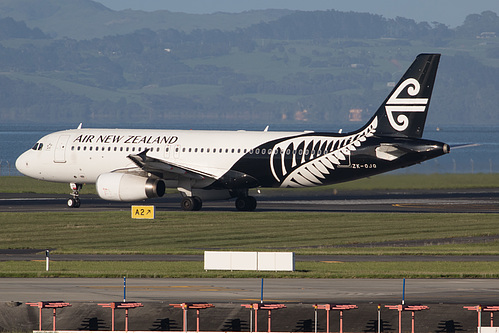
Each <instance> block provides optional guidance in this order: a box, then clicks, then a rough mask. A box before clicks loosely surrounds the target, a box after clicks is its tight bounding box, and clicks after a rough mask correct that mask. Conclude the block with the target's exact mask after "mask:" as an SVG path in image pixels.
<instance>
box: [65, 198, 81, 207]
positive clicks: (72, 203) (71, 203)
mask: <svg viewBox="0 0 499 333" xmlns="http://www.w3.org/2000/svg"><path fill="white" fill-rule="evenodd" d="M80 204H81V203H80V199H78V198H70V199H68V207H71V208H79V207H80Z"/></svg>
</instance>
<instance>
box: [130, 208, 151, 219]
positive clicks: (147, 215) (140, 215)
mask: <svg viewBox="0 0 499 333" xmlns="http://www.w3.org/2000/svg"><path fill="white" fill-rule="evenodd" d="M155 217H156V211H155V209H154V206H135V205H134V206H132V219H151V220H153V219H154V218H155Z"/></svg>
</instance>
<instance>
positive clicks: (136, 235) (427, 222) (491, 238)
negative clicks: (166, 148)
mask: <svg viewBox="0 0 499 333" xmlns="http://www.w3.org/2000/svg"><path fill="white" fill-rule="evenodd" d="M498 220H499V215H497V214H395V213H391V214H386V213H327V212H319V213H313V212H312V213H311V212H291V213H289V212H251V213H242V212H181V211H179V212H157V214H156V219H155V220H132V219H131V217H130V212H129V211H124V212H96V213H84V212H71V213H67V212H60V213H0V227H1V230H2V231H1V233H0V244H1V248H4V249H22V248H34V249H47V248H50V249H54V251H53V253H65V254H69V253H87V254H127V253H128V254H202V253H203V251H204V250H218V249H220V250H237V251H284V250H285V251H294V252H295V253H297V254H368V255H385V254H413V255H420V254H447V255H463V254H472V255H483V254H498V255H499V240H498V241H496V237H495V236H497V239H499V224H498V223H497V221H498Z"/></svg>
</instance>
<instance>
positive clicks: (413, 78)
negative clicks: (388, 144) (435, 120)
mask: <svg viewBox="0 0 499 333" xmlns="http://www.w3.org/2000/svg"><path fill="white" fill-rule="evenodd" d="M439 60H440V54H420V55H418V56H417V57H416V60H414V62H413V63H412V65H411V67H409V69H408V70H407V71H406V72H405V74H404V76H402V78H401V79H400V81H399V82H398V83H397V85H396V86H395V88H394V89H393V90H392V92H391V93H390V95H388V97H387V98H386V100H385V101H384V102H383V104H382V105H381V106H380V107H379V109H378V111H376V114H375V115H374V116H373V118H372V120H374V118H376V117H377V125H378V126H377V129H376V135H379V136H396V137H410V138H421V136H422V135H423V130H424V125H425V121H426V115H427V113H428V107H429V106H430V99H431V93H432V90H433V85H434V83H435V76H436V74H437V68H438V62H439Z"/></svg>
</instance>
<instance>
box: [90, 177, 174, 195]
mask: <svg viewBox="0 0 499 333" xmlns="http://www.w3.org/2000/svg"><path fill="white" fill-rule="evenodd" d="M95 187H96V188H97V193H98V194H99V196H100V197H101V198H102V199H105V200H112V201H138V200H145V199H149V198H157V197H162V196H163V195H164V194H165V188H166V186H165V182H164V181H162V180H161V179H157V178H147V177H141V176H137V175H131V174H126V173H120V172H114V173H103V174H102V175H100V176H99V177H98V178H97V181H96V183H95Z"/></svg>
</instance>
